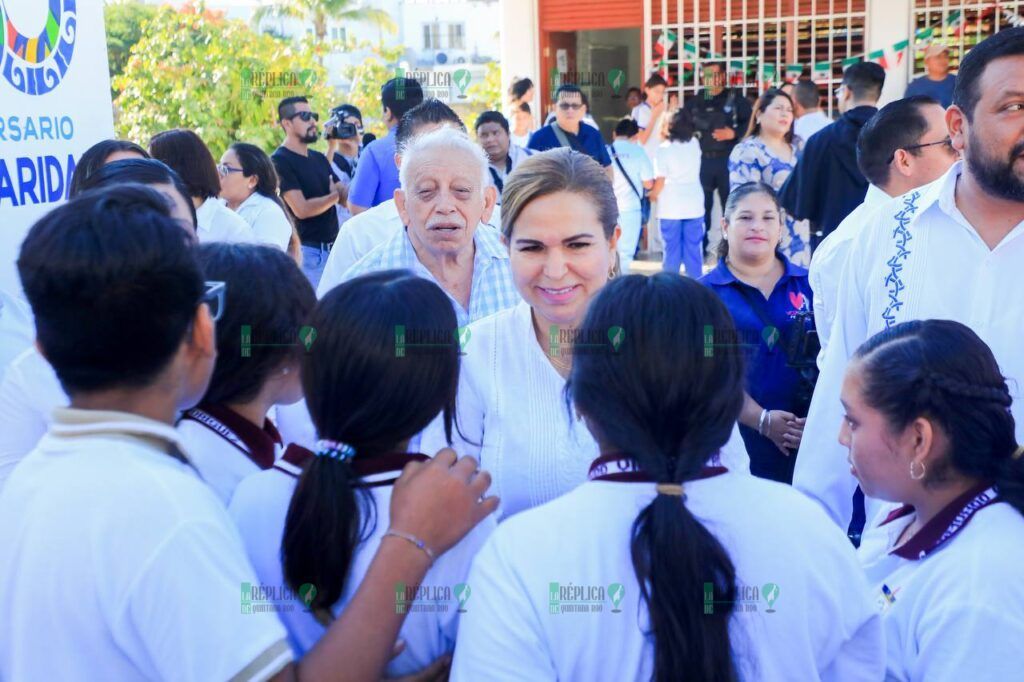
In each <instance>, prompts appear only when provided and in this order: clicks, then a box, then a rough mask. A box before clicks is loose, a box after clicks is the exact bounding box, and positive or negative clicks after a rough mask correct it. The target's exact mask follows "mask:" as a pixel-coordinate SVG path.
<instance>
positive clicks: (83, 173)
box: [68, 140, 149, 199]
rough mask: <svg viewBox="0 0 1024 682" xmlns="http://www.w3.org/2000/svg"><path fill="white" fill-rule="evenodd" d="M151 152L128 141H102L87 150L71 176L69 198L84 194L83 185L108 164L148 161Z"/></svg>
mask: <svg viewBox="0 0 1024 682" xmlns="http://www.w3.org/2000/svg"><path fill="white" fill-rule="evenodd" d="M148 158H149V152H147V151H146V150H145V149H143V148H142V147H140V146H139V145H137V144H135V143H134V142H129V141H128V140H100V141H99V142H97V143H96V144H94V145H93V146H91V147H89V148H88V149H86V150H85V153H83V154H82V156H81V158H80V159H78V164H76V165H75V172H74V174H73V175H72V176H71V186H70V187H69V188H68V198H69V199H70V198H72V197H75V196H78V195H79V194H81V193H82V183H83V182H85V180H86V178H88V177H89V176H91V175H92V174H93V173H95V172H96V171H97V170H99V169H100V168H102V167H103V166H105V165H106V164H108V163H113V162H114V161H121V160H123V159H148Z"/></svg>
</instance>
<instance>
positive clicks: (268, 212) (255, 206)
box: [236, 192, 292, 251]
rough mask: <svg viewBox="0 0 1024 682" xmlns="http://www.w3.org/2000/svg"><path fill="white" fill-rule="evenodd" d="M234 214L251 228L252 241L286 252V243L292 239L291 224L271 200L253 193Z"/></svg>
mask: <svg viewBox="0 0 1024 682" xmlns="http://www.w3.org/2000/svg"><path fill="white" fill-rule="evenodd" d="M236 212H237V213H238V215H240V216H241V217H242V218H243V219H244V220H245V222H247V223H248V224H249V226H250V227H251V228H252V236H251V239H252V240H253V241H256V242H258V243H260V244H268V245H270V246H276V247H277V248H279V249H281V250H282V251H287V250H288V242H289V241H290V240H291V238H292V224H291V223H290V222H288V216H286V215H285V214H284V211H282V210H281V207H280V206H278V205H277V203H276V202H275V201H274V200H273V199H271V198H269V197H265V196H263V195H262V194H260V193H259V192H253V193H252V194H250V195H249V198H248V199H246V200H245V201H243V202H242V203H241V204H239V205H238V208H237V209H236Z"/></svg>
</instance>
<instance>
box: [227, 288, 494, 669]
mask: <svg viewBox="0 0 1024 682" xmlns="http://www.w3.org/2000/svg"><path fill="white" fill-rule="evenodd" d="M310 326H311V327H312V328H313V329H315V330H316V337H315V340H314V341H313V343H312V344H311V345H310V347H309V352H308V353H304V354H303V359H302V371H301V375H302V385H303V390H304V391H305V395H306V402H307V405H308V407H309V413H310V416H311V417H312V420H313V424H314V425H315V426H316V430H317V433H318V435H319V437H320V439H321V440H320V441H319V442H318V443H317V448H316V451H315V452H314V453H309V452H307V453H303V452H302V451H301V450H300V449H299V448H293V449H292V450H291V455H290V456H288V457H286V458H285V460H284V461H283V462H279V463H278V464H277V465H276V466H275V469H273V470H271V471H265V472H260V473H259V474H256V475H254V476H252V477H250V478H249V479H247V480H245V481H243V482H242V484H241V485H239V487H238V491H237V492H236V494H235V496H234V498H233V499H232V502H231V506H230V509H229V511H230V513H231V515H232V517H233V518H234V519H235V521H236V523H237V524H238V527H239V530H240V531H241V534H242V538H243V540H244V542H245V545H246V550H247V552H248V554H249V558H250V560H251V561H252V563H253V565H254V567H255V568H256V572H257V574H258V575H259V577H260V580H261V583H262V584H264V585H275V586H285V585H286V586H288V587H289V588H290V589H291V590H292V592H293V594H294V595H295V598H296V599H299V600H301V601H299V602H298V603H296V604H295V608H294V609H293V610H291V611H286V612H283V613H281V614H280V615H281V620H282V621H283V622H284V624H285V627H286V628H287V630H288V635H289V641H290V643H291V645H292V647H293V649H294V650H295V653H296V655H302V654H303V653H304V652H306V651H308V650H309V649H311V648H312V647H313V645H314V644H315V643H316V641H317V640H318V639H319V638H320V637H321V636H322V635H323V634H324V633H325V632H326V630H327V625H329V624H330V622H331V621H333V620H334V619H335V618H336V617H337V616H338V614H339V613H340V612H341V611H342V610H343V609H344V608H345V606H346V604H347V603H348V602H349V600H350V599H351V598H352V595H353V594H354V593H355V592H356V589H357V588H358V587H359V584H360V582H361V580H362V577H363V575H364V574H365V573H366V571H367V568H368V566H369V563H370V561H371V559H372V558H373V556H374V554H375V552H376V551H377V548H378V546H380V545H382V544H385V545H386V544H387V543H403V544H410V543H411V544H414V545H415V546H416V547H418V548H419V549H420V550H421V551H422V552H423V553H424V554H425V555H427V556H428V557H429V560H430V561H431V562H432V564H433V565H432V567H431V568H430V570H429V571H428V573H427V575H426V577H424V579H423V581H422V583H421V586H420V587H421V588H422V589H421V590H420V591H417V590H416V588H417V586H415V585H408V586H407V587H408V589H407V590H404V591H403V594H401V595H399V594H397V593H396V601H395V607H396V608H405V609H406V610H407V611H408V613H409V616H408V618H407V619H406V621H405V624H404V625H403V627H402V631H401V634H400V637H401V639H403V640H404V641H405V649H404V650H403V651H402V653H401V654H400V655H399V656H398V657H396V658H395V659H394V660H393V661H392V662H391V664H390V665H389V666H388V673H389V674H390V675H405V674H409V673H412V672H414V671H418V670H420V669H422V668H424V667H425V666H427V665H428V664H430V663H431V662H432V661H434V660H435V659H437V658H438V657H440V656H442V655H444V654H446V653H449V652H451V651H452V649H453V648H454V646H455V635H456V630H457V627H458V619H459V615H460V614H459V609H460V600H459V597H460V596H461V597H463V598H465V599H468V597H469V594H471V593H472V591H471V590H470V592H466V591H465V590H464V589H459V588H457V586H460V585H462V586H464V585H465V583H466V574H467V573H468V572H469V563H470V560H471V559H472V557H473V555H474V554H475V552H476V549H477V548H478V547H480V546H481V545H482V543H483V541H484V540H485V539H486V537H487V535H488V534H489V533H490V532H491V530H492V529H493V527H494V520H493V517H492V518H488V519H486V520H485V521H484V522H483V523H481V524H480V525H479V526H477V527H476V528H475V529H474V530H473V531H472V532H470V533H469V535H467V536H466V538H465V539H463V540H462V541H461V542H460V543H459V544H458V545H456V546H455V547H453V548H452V549H451V550H450V551H449V552H448V553H446V554H444V555H443V556H437V554H438V552H436V551H435V548H431V547H429V546H427V545H424V544H423V543H421V542H420V540H419V538H417V537H415V536H413V535H410V534H409V533H408V532H407V531H406V530H405V529H403V528H399V527H392V526H391V525H390V523H389V518H390V512H389V504H390V500H391V495H392V485H393V484H394V482H395V480H396V479H397V478H398V476H399V474H401V472H402V469H403V468H404V467H405V466H406V465H407V464H409V463H410V462H422V461H426V460H427V459H428V457H427V456H425V455H422V454H417V453H410V452H407V449H408V447H409V442H410V440H411V439H412V438H413V437H414V436H416V435H417V434H419V432H420V431H422V430H423V428H424V427H425V426H426V425H427V424H428V423H430V422H431V420H433V419H434V418H435V417H436V416H437V415H438V414H441V415H443V419H444V421H445V426H446V429H447V431H448V433H449V438H450V433H451V431H452V429H453V428H454V425H453V413H454V404H455V391H456V387H457V385H458V379H459V344H458V339H457V336H456V328H457V323H456V319H455V311H454V309H453V308H452V305H451V303H450V302H449V300H448V297H447V296H446V295H445V293H444V292H443V291H442V290H441V288H440V287H438V286H437V285H436V284H434V283H433V282H430V281H428V280H426V279H423V278H421V277H417V276H415V275H413V274H412V273H411V272H408V271H405V270H386V271H382V272H377V273H373V274H370V275H364V276H362V277H358V278H355V279H353V280H350V281H348V282H346V283H344V284H341V285H339V286H337V287H336V288H334V289H332V290H331V291H330V292H329V293H328V294H327V296H325V297H324V298H323V299H322V300H321V301H320V303H319V304H318V305H317V307H316V309H315V310H314V311H313V315H312V317H311V320H310ZM444 452H448V453H450V452H451V451H450V450H448V451H442V453H444ZM438 456H439V457H440V456H441V455H438ZM476 478H478V479H480V481H481V483H484V482H486V483H487V484H488V485H489V482H490V476H489V475H488V474H487V473H486V472H481V473H479V474H476ZM484 487H486V486H484ZM492 503H493V504H494V506H496V505H497V501H496V500H493V499H492ZM492 509H493V507H492ZM310 586H312V589H310ZM424 598H426V601H423V599H424ZM302 602H305V603H304V604H303V603H302ZM424 605H425V606H424ZM442 607H443V608H442ZM469 608H472V602H470V607H469Z"/></svg>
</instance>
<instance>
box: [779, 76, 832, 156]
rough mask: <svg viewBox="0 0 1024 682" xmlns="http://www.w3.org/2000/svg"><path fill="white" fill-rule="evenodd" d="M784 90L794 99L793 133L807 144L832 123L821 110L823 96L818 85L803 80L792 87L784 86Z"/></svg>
mask: <svg viewBox="0 0 1024 682" xmlns="http://www.w3.org/2000/svg"><path fill="white" fill-rule="evenodd" d="M782 89H783V90H786V91H787V94H789V96H790V97H792V98H793V105H794V106H793V109H794V112H793V113H795V114H796V120H795V121H794V122H793V132H794V133H795V134H796V136H797V137H799V138H800V139H801V140H803V141H804V142H807V140H809V139H810V138H811V135H813V134H815V133H816V132H818V131H819V130H821V129H822V128H824V127H825V126H827V125H829V124H830V123H832V119H831V118H829V117H828V114H826V113H825V112H824V111H822V110H821V95H820V93H819V92H818V84H817V83H815V82H814V81H811V80H806V79H801V80H798V81H797V82H796V83H793V84H792V85H789V84H787V85H786V86H783V88H782Z"/></svg>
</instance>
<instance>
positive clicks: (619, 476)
mask: <svg viewBox="0 0 1024 682" xmlns="http://www.w3.org/2000/svg"><path fill="white" fill-rule="evenodd" d="M727 471H729V470H728V469H727V468H725V467H723V466H705V467H704V468H703V469H701V470H700V472H699V473H698V474H697V475H696V476H694V477H693V478H689V479H687V480H688V481H699V480H701V479H705V478H711V477H713V476H720V475H721V474H724V473H726V472H727ZM587 477H588V478H589V479H590V480H591V481H615V482H619V483H657V481H655V480H654V478H652V477H651V475H650V474H648V473H647V472H646V471H643V470H642V469H641V468H640V466H639V465H638V464H637V463H636V460H635V459H634V458H633V457H631V456H629V455H627V454H624V453H621V452H615V453H611V454H608V455H601V456H600V457H598V458H597V459H595V460H594V461H593V462H591V463H590V473H589V474H588V476H587ZM685 482H686V481H684V483H685Z"/></svg>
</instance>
